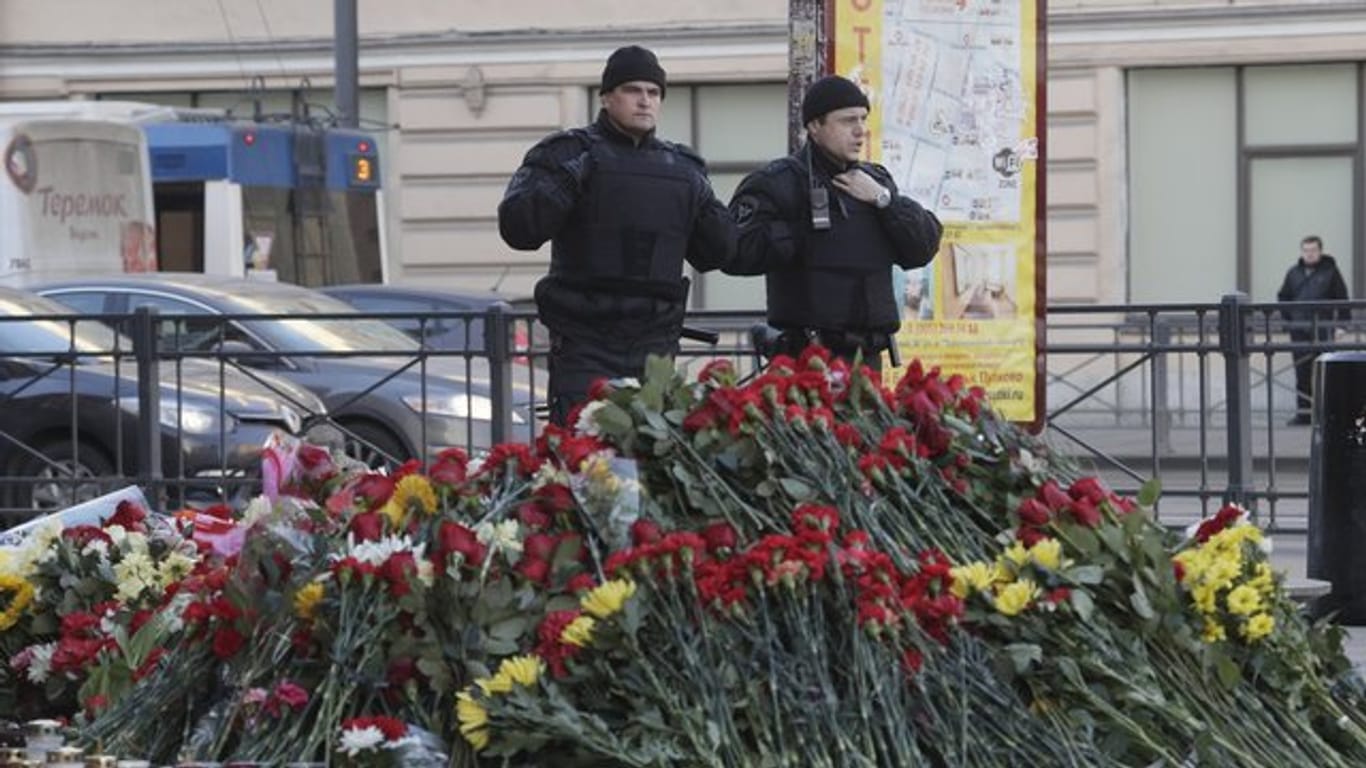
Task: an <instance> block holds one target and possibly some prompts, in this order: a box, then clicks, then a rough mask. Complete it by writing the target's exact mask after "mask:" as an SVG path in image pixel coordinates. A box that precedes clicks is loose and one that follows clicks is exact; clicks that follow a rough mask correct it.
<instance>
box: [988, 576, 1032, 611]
mask: <svg viewBox="0 0 1366 768" xmlns="http://www.w3.org/2000/svg"><path fill="white" fill-rule="evenodd" d="M1038 596H1039V587H1038V586H1037V585H1035V584H1034V582H1032V581H1030V580H1029V579H1020V580H1019V581H1015V582H1011V583H1010V584H1007V585H1005V586H1004V587H1001V589H1000V590H998V591H997V592H996V610H997V611H999V612H1001V613H1002V614H1004V615H1006V616H1015V615H1017V614H1019V613H1020V612H1021V611H1023V610H1024V609H1026V608H1028V607H1029V604H1030V603H1031V602H1033V601H1034V598H1036V597H1038Z"/></svg>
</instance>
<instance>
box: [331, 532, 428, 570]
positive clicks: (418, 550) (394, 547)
mask: <svg viewBox="0 0 1366 768" xmlns="http://www.w3.org/2000/svg"><path fill="white" fill-rule="evenodd" d="M426 550H427V545H426V544H418V545H416V546H414V545H413V542H412V539H410V538H408V537H407V536H385V537H384V538H382V539H380V540H379V541H361V542H357V541H356V538H355V536H353V535H347V537H346V552H344V553H342V554H341V555H340V556H338V555H333V557H334V558H335V559H337V560H341V559H343V558H345V557H348V556H349V557H354V558H355V559H357V560H359V561H361V562H362V563H369V564H370V565H373V566H380V565H383V564H384V561H386V560H388V559H389V557H390V556H392V555H394V554H396V553H398V552H411V553H412V554H413V560H414V561H417V562H421V560H422V555H423V553H424V552H426Z"/></svg>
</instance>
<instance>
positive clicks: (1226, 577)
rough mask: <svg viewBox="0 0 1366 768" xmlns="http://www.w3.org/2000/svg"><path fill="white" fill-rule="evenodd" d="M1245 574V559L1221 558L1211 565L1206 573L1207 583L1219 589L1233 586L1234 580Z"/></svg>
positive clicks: (1231, 556) (1236, 557)
mask: <svg viewBox="0 0 1366 768" xmlns="http://www.w3.org/2000/svg"><path fill="white" fill-rule="evenodd" d="M1242 572H1243V559H1242V558H1241V557H1238V556H1235V555H1228V556H1225V557H1220V558H1218V559H1217V560H1215V561H1214V562H1213V563H1211V564H1210V567H1209V570H1207V571H1206V572H1205V581H1206V582H1208V583H1209V584H1210V585H1211V586H1214V587H1216V588H1218V589H1224V588H1226V587H1231V586H1233V582H1234V580H1236V579H1237V578H1238V575H1239V574H1241V573H1242Z"/></svg>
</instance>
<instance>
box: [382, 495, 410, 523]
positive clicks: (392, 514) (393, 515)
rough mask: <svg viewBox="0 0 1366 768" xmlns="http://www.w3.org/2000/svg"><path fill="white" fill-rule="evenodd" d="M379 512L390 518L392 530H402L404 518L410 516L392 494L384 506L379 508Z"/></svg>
mask: <svg viewBox="0 0 1366 768" xmlns="http://www.w3.org/2000/svg"><path fill="white" fill-rule="evenodd" d="M379 513H380V514H381V515H384V517H385V518H387V519H388V520H389V530H391V531H398V530H402V529H403V520H404V518H406V517H407V516H408V515H407V512H406V511H405V510H404V509H403V507H402V506H400V505H399V503H398V502H397V501H394V498H393V497H392V496H391V497H389V500H388V501H386V502H384V506H382V507H380V508H379Z"/></svg>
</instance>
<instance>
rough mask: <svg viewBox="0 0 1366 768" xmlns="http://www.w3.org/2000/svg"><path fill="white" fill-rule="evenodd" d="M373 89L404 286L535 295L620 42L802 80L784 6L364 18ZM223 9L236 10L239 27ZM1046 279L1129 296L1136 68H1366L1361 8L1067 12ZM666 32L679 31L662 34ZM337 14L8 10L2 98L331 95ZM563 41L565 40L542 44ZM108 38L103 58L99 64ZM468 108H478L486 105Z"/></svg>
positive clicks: (1056, 81)
mask: <svg viewBox="0 0 1366 768" xmlns="http://www.w3.org/2000/svg"><path fill="white" fill-rule="evenodd" d="M359 6H360V28H361V33H362V39H363V44H362V51H361V75H362V81H363V83H365V84H368V85H369V86H371V87H379V88H383V89H386V91H387V93H388V99H387V104H388V110H387V111H388V114H387V119H388V120H389V121H390V122H391V123H395V124H397V125H398V128H397V129H395V130H393V131H391V132H390V135H389V137H388V150H389V161H388V163H387V165H386V169H385V173H386V184H387V187H388V190H389V196H390V204H391V205H390V218H389V221H388V224H389V238H390V244H391V257H392V258H391V272H393V273H394V274H399V275H407V276H409V277H412V278H418V279H428V280H450V281H459V282H460V283H462V284H465V285H469V286H484V287H487V286H488V285H491V284H492V283H493V281H494V280H495V279H497V278H498V277H499V276H500V275H502V274H503V272H504V270H505V269H507V270H509V272H508V274H507V276H506V279H505V280H504V283H503V286H504V287H505V288H507V289H509V290H515V291H524V290H528V289H529V288H530V285H531V284H532V282H534V280H535V278H536V277H537V276H538V275H539V274H540V273H541V272H542V271H543V270H544V266H545V259H546V256H545V254H518V253H513V252H511V251H509V250H508V249H507V248H506V247H505V246H503V245H502V243H501V241H500V240H499V239H498V237H497V233H496V227H495V222H494V218H493V215H494V208H495V206H496V203H497V200H498V199H499V197H500V196H501V193H502V189H503V187H504V185H505V184H506V179H507V177H508V176H509V175H510V174H511V172H512V171H513V169H514V168H515V167H516V165H517V163H518V162H519V160H520V158H521V155H522V153H523V152H525V150H526V149H527V148H528V147H529V146H530V145H531V144H532V143H534V142H535V141H536V140H537V139H539V138H540V137H541V136H543V135H544V134H546V133H548V132H550V131H552V130H555V129H557V128H560V127H565V126H570V125H574V124H578V123H580V122H582V120H583V117H584V116H585V115H586V114H587V112H588V108H589V107H588V103H587V102H588V90H587V86H588V85H590V84H591V83H593V82H594V81H595V80H596V79H597V77H598V74H599V71H600V67H601V62H602V60H603V58H604V56H605V55H606V54H607V53H608V52H609V51H611V50H612V49H613V48H614V47H616V46H617V45H620V44H623V43H625V42H641V43H642V44H645V45H649V46H651V47H653V48H655V49H656V50H657V51H658V52H659V54H660V56H661V59H662V60H663V62H664V63H665V66H666V67H667V68H668V70H669V72H670V76H671V78H672V79H674V80H675V81H677V82H763V81H768V82H777V81H781V80H783V79H784V78H785V77H786V70H787V61H786V44H787V34H786V26H785V22H784V19H785V15H786V8H787V0H700V1H698V2H688V3H679V2H674V1H672V0H630V1H627V0H575V1H574V2H536V3H534V7H529V4H528V3H493V2H469V1H468V0H467V1H466V2H454V3H451V2H438V1H437V0H427V1H425V2H423V1H419V0H383V2H380V0H361V2H360V3H359ZM220 7H221V9H222V12H221V13H220ZM1049 8H1050V13H1051V16H1050V22H1049V67H1050V71H1049V78H1048V111H1047V115H1048V133H1047V149H1048V166H1047V177H1046V178H1047V184H1048V250H1049V264H1048V277H1049V286H1050V296H1051V298H1052V299H1053V300H1055V301H1068V302H1102V303H1110V302H1122V301H1124V300H1125V299H1126V295H1127V291H1126V275H1127V264H1126V240H1127V234H1126V226H1127V224H1126V215H1125V211H1126V207H1127V203H1126V200H1125V188H1126V175H1127V171H1126V168H1125V166H1124V157H1125V126H1124V122H1125V115H1124V103H1125V95H1124V71H1125V69H1126V68H1129V67H1136V66H1192V65H1201V64H1220V63H1258V62H1274V61H1308V60H1329V61H1331V60H1358V59H1360V58H1361V57H1362V52H1363V51H1366V2H1362V0H1293V1H1290V2H1261V1H1257V0H1242V1H1235V2H1232V3H1230V2H1226V0H1219V1H1218V2H1214V1H1213V0H1209V1H1202V0H1148V1H1147V2H1134V1H1132V0H1130V1H1125V0H1050V2H1049ZM664 19H667V21H661V20H664ZM331 29H332V2H331V0H260V2H259V3H258V2H257V0H222V2H221V3H219V2H217V0H175V1H173V2H172V1H170V0H118V2H114V1H112V0H60V1H59V2H57V1H54V0H0V98H15V97H26V98H54V97H55V98H64V97H80V96H85V95H89V94H93V93H100V92H108V91H130V90H149V89H151V90H168V91H172V90H215V89H220V90H233V89H240V88H241V87H242V86H243V82H244V77H243V73H244V72H246V73H261V74H264V75H266V76H267V80H268V83H269V84H270V85H272V86H274V87H282V86H285V85H293V84H294V83H296V82H297V81H298V79H299V78H301V77H304V76H307V77H309V78H310V79H311V80H312V81H313V82H314V83H315V84H319V85H328V84H330V82H331V76H330V72H331V69H332V59H331V56H332V51H331V47H330V36H331ZM538 29H539V30H556V31H555V32H554V33H548V32H543V31H542V32H538V31H535V30H538ZM91 41H98V44H97V45H91V44H90V42H91ZM467 96H468V98H467Z"/></svg>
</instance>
